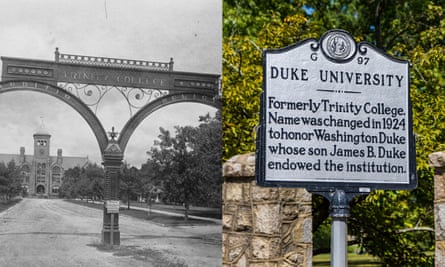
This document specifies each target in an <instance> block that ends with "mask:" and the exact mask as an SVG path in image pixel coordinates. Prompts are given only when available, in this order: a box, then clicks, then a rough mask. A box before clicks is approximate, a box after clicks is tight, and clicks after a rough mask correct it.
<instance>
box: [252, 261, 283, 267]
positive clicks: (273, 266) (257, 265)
mask: <svg viewBox="0 0 445 267" xmlns="http://www.w3.org/2000/svg"><path fill="white" fill-rule="evenodd" d="M249 267H278V263H277V262H276V261H257V262H251V263H250V265H249Z"/></svg>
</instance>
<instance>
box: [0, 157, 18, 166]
mask: <svg viewBox="0 0 445 267" xmlns="http://www.w3.org/2000/svg"><path fill="white" fill-rule="evenodd" d="M12 160H14V162H15V164H16V165H18V164H19V161H20V158H19V154H0V163H1V162H3V163H5V165H8V163H9V162H10V161H12Z"/></svg>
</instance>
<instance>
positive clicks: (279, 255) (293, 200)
mask: <svg viewBox="0 0 445 267" xmlns="http://www.w3.org/2000/svg"><path fill="white" fill-rule="evenodd" d="M223 179H224V180H223V190H222V192H223V205H222V206H223V237H222V238H223V241H222V246H223V248H222V251H223V267H241V266H250V267H260V266H283V267H297V266H298V267H310V266H312V204H311V199H312V197H311V194H310V193H308V192H307V191H306V190H305V189H301V188H299V189H289V188H269V187H260V186H257V185H256V181H255V153H249V154H244V155H237V156H234V157H232V158H231V159H229V160H228V161H227V162H226V163H225V164H224V165H223Z"/></svg>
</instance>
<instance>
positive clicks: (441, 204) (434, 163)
mask: <svg viewBox="0 0 445 267" xmlns="http://www.w3.org/2000/svg"><path fill="white" fill-rule="evenodd" d="M428 160H429V164H430V166H431V167H434V230H435V231H434V232H435V238H436V246H435V253H434V257H435V259H434V262H435V266H436V267H439V266H445V151H441V152H434V153H431V154H430V155H428Z"/></svg>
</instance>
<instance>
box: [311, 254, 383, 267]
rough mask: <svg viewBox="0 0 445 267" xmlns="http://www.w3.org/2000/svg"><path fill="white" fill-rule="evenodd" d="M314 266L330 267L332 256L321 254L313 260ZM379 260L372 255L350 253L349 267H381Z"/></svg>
mask: <svg viewBox="0 0 445 267" xmlns="http://www.w3.org/2000/svg"><path fill="white" fill-rule="evenodd" d="M312 266H314V267H315V266H319V267H330V266H331V254H329V253H326V254H320V255H317V256H314V257H313V259H312ZM380 266H381V265H380V263H379V259H378V258H375V257H373V256H370V255H366V254H362V255H358V254H356V253H348V267H380Z"/></svg>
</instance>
